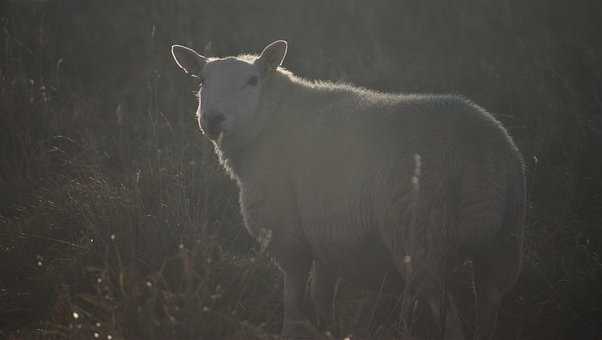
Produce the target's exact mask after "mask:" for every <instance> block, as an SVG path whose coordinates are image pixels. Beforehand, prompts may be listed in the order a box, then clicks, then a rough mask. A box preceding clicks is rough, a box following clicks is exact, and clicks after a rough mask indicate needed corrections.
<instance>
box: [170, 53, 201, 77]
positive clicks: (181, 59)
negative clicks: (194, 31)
mask: <svg viewBox="0 0 602 340" xmlns="http://www.w3.org/2000/svg"><path fill="white" fill-rule="evenodd" d="M171 55H172V57H173V59H174V61H175V62H176V64H178V66H179V67H180V68H181V69H182V70H184V72H186V74H189V75H191V76H193V77H199V75H200V74H201V71H202V70H203V67H204V66H205V64H206V63H207V58H206V57H203V56H202V55H200V54H198V53H197V51H195V50H193V49H192V48H190V47H186V46H182V45H173V46H172V47H171Z"/></svg>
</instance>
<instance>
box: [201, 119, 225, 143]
mask: <svg viewBox="0 0 602 340" xmlns="http://www.w3.org/2000/svg"><path fill="white" fill-rule="evenodd" d="M221 125H222V124H221V123H217V124H207V125H206V126H204V127H203V132H204V133H205V135H206V136H207V137H208V138H209V139H211V140H217V139H218V138H219V136H220V134H221V133H222V132H223V129H222V126H221Z"/></svg>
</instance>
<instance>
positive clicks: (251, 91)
mask: <svg viewBox="0 0 602 340" xmlns="http://www.w3.org/2000/svg"><path fill="white" fill-rule="evenodd" d="M286 49H287V43H286V41H283V40H278V41H275V42H273V43H271V44H269V45H268V46H267V47H266V48H265V49H264V50H263V52H262V53H261V55H260V56H259V57H258V58H256V59H247V58H236V57H228V58H207V57H204V56H202V55H200V54H199V53H197V52H196V51H194V50H193V49H191V48H188V47H185V46H181V45H173V46H172V48H171V53H172V55H173V58H174V60H175V61H176V63H177V64H178V66H179V67H180V68H181V69H182V70H184V71H185V72H186V73H187V74H189V75H191V76H193V77H196V78H199V80H200V83H201V86H200V90H199V92H198V98H199V105H198V109H197V117H198V122H199V126H200V128H201V130H202V131H203V133H205V135H207V136H208V137H209V138H210V139H211V140H214V141H215V140H218V139H220V138H229V136H236V135H238V136H245V135H249V133H250V132H249V131H248V129H249V127H251V126H253V124H252V122H253V120H255V118H256V117H255V114H256V112H257V109H258V106H259V102H260V98H261V89H262V83H263V80H264V79H265V78H266V76H267V75H269V73H270V72H273V71H274V70H276V69H277V68H278V66H279V65H280V64H281V63H282V61H283V60H284V56H285V55H286Z"/></svg>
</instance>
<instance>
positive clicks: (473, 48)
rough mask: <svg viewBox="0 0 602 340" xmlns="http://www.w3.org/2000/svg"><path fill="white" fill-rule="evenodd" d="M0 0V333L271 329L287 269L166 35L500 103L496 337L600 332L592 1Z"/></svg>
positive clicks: (597, 18)
mask: <svg viewBox="0 0 602 340" xmlns="http://www.w3.org/2000/svg"><path fill="white" fill-rule="evenodd" d="M0 13H1V14H0V29H1V31H0V81H1V83H0V154H1V156H2V158H1V160H0V337H9V338H12V339H29V338H57V339H62V338H71V339H79V338H86V339H90V338H91V337H92V338H93V337H94V336H95V335H94V334H95V333H97V334H98V335H99V337H100V338H104V339H106V338H107V336H108V335H111V337H112V338H113V339H121V338H127V339H164V338H184V339H186V338H195V339H198V338H203V339H215V338H232V339H234V338H240V339H249V338H258V339H265V338H268V337H269V334H274V333H277V332H278V327H279V325H280V322H281V320H280V318H281V297H280V291H281V283H280V278H279V275H280V274H279V273H278V271H277V269H275V267H274V266H273V265H272V264H271V263H270V261H269V259H268V258H267V255H266V254H263V252H262V251H261V249H260V247H259V246H257V245H256V244H255V243H254V242H252V241H251V240H250V239H249V238H248V236H247V235H246V233H245V231H244V230H243V228H242V226H241V220H240V215H239V213H238V206H237V197H236V190H235V187H234V184H233V183H232V182H231V181H230V180H228V179H227V178H226V177H225V175H224V174H223V172H222V171H221V169H220V168H219V166H218V165H217V164H216V163H217V162H216V160H215V157H214V156H213V154H212V150H211V148H210V147H209V146H208V145H207V144H208V143H207V142H206V141H205V139H204V138H203V137H202V136H201V135H200V132H199V131H198V128H197V126H196V123H195V121H194V116H193V113H194V111H195V106H196V103H195V99H194V97H193V96H192V91H193V90H194V89H195V87H196V85H195V84H194V82H193V81H192V80H190V79H188V78H187V77H186V76H185V75H183V74H182V73H181V72H179V70H178V69H177V67H176V66H175V64H174V63H173V62H172V60H171V56H170V54H169V47H170V45H171V44H173V43H179V44H185V45H188V46H191V47H193V48H195V49H197V50H198V51H200V52H202V53H204V54H206V55H209V56H225V55H232V54H239V53H243V52H255V53H257V52H259V51H260V50H261V49H262V48H263V47H264V46H265V45H266V44H267V43H269V42H271V41H273V40H276V39H286V40H288V41H289V53H288V56H287V59H286V61H285V63H284V64H285V66H286V67H287V68H289V69H290V70H292V71H293V72H294V73H296V74H298V75H302V76H304V77H307V78H315V79H324V80H332V81H346V82H351V83H353V84H356V85H361V86H365V87H370V88H375V89H379V90H383V91H390V92H420V93H457V94H462V95H464V96H466V97H468V98H470V99H472V100H473V101H475V102H476V103H478V104H479V105H481V106H483V107H485V108H487V109H488V110H490V111H491V112H493V113H494V114H495V115H496V116H497V117H498V118H499V119H500V120H501V121H503V122H504V124H505V125H506V127H507V128H508V129H509V131H510V133H511V134H512V135H513V136H514V138H515V140H516V141H517V144H518V145H519V147H520V149H521V150H522V152H523V155H524V157H525V160H526V164H527V171H528V183H529V184H528V185H529V212H528V225H527V229H526V236H527V242H526V249H525V264H524V269H523V273H522V276H521V278H520V281H519V284H518V285H517V287H516V288H515V289H514V290H513V291H512V293H511V294H510V295H509V296H508V297H507V298H506V299H505V302H504V306H503V308H502V311H501V316H500V327H499V328H500V331H499V333H500V334H499V336H500V337H503V338H509V339H510V338H511V339H600V338H601V337H602V335H601V334H602V323H601V320H602V310H601V308H602V260H601V259H600V250H601V249H602V225H601V222H602V194H601V192H602V157H601V155H602V44H601V43H600V41H602V40H601V38H600V34H601V33H602V2H600V1H593V0H592V1H586V0H581V1H551V0H530V1H524V0H481V1H469V0H456V1H447V0H441V1H424V0H402V1H399V0H397V1H395V0H379V1H331V0H328V1H277V0H265V1H234V0H221V1H217V0H213V1H212V0H206V1H191V0H174V1H158V0H149V1H135V0H127V1H126V0H124V1H114V0H103V1H75V0H70V1H68V0H65V1H59V0H56V1H52V0H48V1H42V0H38V1H26V0H23V1H6V0H4V1H0ZM341 303H342V304H345V303H347V305H348V309H353V308H354V307H353V306H354V305H353V303H352V302H346V301H341ZM341 309H345V307H342V308H341ZM74 313H76V314H74ZM352 320H353V318H351V317H349V318H347V319H345V318H343V319H341V320H340V321H339V322H340V327H341V328H342V329H345V328H346V327H347V326H348V325H349V324H351V323H352ZM467 323H468V324H470V321H467ZM468 327H469V326H468Z"/></svg>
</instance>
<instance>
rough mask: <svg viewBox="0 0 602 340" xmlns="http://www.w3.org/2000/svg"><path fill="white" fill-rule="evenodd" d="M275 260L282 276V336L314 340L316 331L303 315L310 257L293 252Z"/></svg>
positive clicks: (304, 314) (290, 251) (305, 315)
mask: <svg viewBox="0 0 602 340" xmlns="http://www.w3.org/2000/svg"><path fill="white" fill-rule="evenodd" d="M288 251H289V253H288V254H286V255H284V256H279V257H277V258H276V261H277V262H278V265H279V267H280V269H281V270H282V272H283V274H284V320H283V322H282V335H283V336H284V337H287V338H294V339H314V338H316V336H317V334H318V333H317V331H316V329H315V328H314V327H313V326H312V325H311V323H310V322H309V319H308V317H307V314H306V313H305V308H304V307H305V306H304V304H305V287H306V284H307V278H308V276H309V271H310V268H311V257H310V256H306V255H305V254H303V255H302V254H299V253H295V252H293V251H292V250H291V249H289V250H288Z"/></svg>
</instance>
